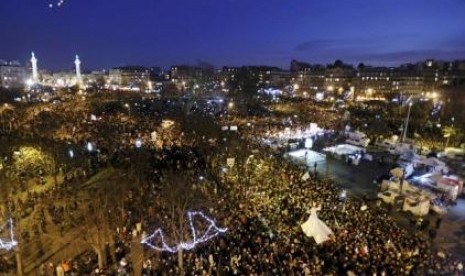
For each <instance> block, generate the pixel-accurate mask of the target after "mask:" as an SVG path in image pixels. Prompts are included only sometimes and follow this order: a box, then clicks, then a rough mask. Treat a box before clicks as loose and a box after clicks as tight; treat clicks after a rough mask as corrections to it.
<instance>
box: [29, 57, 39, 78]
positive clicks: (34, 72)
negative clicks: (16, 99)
mask: <svg viewBox="0 0 465 276" xmlns="http://www.w3.org/2000/svg"><path fill="white" fill-rule="evenodd" d="M31 64H32V81H33V82H34V83H36V82H38V81H39V72H38V70H37V59H36V56H35V55H34V52H32V57H31Z"/></svg>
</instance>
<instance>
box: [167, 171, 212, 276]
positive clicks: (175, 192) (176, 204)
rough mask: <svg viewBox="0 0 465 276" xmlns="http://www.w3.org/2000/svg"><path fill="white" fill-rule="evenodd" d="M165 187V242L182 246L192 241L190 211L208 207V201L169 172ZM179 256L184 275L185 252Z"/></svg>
mask: <svg viewBox="0 0 465 276" xmlns="http://www.w3.org/2000/svg"><path fill="white" fill-rule="evenodd" d="M165 181H166V183H168V184H167V185H166V186H165V187H163V189H162V191H161V197H160V198H161V199H162V202H161V204H162V206H165V207H166V209H165V214H164V215H165V216H166V217H167V219H166V220H165V221H164V222H163V226H162V228H163V229H164V232H165V233H166V235H167V237H165V240H166V241H167V242H168V243H170V244H171V245H175V244H181V243H183V242H186V241H190V240H191V239H192V236H191V235H192V233H191V232H190V230H191V228H190V227H189V225H188V223H187V213H188V211H189V210H195V209H199V208H206V207H208V199H207V198H206V197H205V195H204V194H203V193H202V192H200V191H199V190H198V189H193V188H192V186H191V185H190V183H188V182H187V181H186V179H185V177H184V176H183V175H180V174H175V173H174V172H168V173H167V175H166V180H165ZM177 254H178V268H179V273H180V275H184V263H183V259H184V250H183V249H182V248H180V249H179V250H178V251H177Z"/></svg>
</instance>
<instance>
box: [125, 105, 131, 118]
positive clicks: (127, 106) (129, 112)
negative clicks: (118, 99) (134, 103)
mask: <svg viewBox="0 0 465 276" xmlns="http://www.w3.org/2000/svg"><path fill="white" fill-rule="evenodd" d="M124 107H126V108H127V109H128V116H129V117H131V107H130V106H129V104H128V103H125V104H124Z"/></svg>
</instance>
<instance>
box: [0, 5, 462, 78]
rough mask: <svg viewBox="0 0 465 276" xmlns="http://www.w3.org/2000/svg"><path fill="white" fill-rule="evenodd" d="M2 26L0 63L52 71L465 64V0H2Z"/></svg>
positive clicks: (0, 16) (0, 15) (0, 7)
mask: <svg viewBox="0 0 465 276" xmlns="http://www.w3.org/2000/svg"><path fill="white" fill-rule="evenodd" d="M49 3H54V4H55V6H54V8H49ZM0 18H1V24H0V59H7V60H19V61H20V62H22V63H25V61H26V60H28V59H29V58H30V52H31V51H35V53H36V56H37V58H38V59H39V67H40V68H47V69H52V70H58V69H70V68H72V67H73V60H74V55H75V54H79V55H80V57H81V60H82V64H83V68H84V69H102V68H109V67H112V66H121V65H133V64H138V65H147V66H161V67H163V68H166V67H168V66H169V65H173V64H197V63H198V62H208V63H211V64H214V65H216V66H223V65H251V64H263V65H277V66H281V67H284V68H288V66H289V62H290V60H291V59H293V58H295V59H298V60H302V61H307V62H310V63H332V62H334V60H335V59H342V60H343V61H345V62H348V63H353V64H357V63H358V62H365V63H366V64H373V65H396V64H400V63H404V62H415V61H419V60H422V59H425V58H435V59H447V60H452V59H465V0H364V1H362V0H338V1H336V0H65V2H64V3H63V4H62V5H61V7H57V6H56V0H52V1H48V0H1V2H0Z"/></svg>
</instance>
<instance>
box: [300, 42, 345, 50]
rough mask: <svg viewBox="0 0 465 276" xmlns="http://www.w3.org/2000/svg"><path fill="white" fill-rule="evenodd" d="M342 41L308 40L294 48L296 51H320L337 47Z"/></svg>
mask: <svg viewBox="0 0 465 276" xmlns="http://www.w3.org/2000/svg"><path fill="white" fill-rule="evenodd" d="M340 42H341V41H339V42H338V41H337V40H333V39H316V40H308V41H305V42H302V43H300V44H298V45H297V46H295V47H294V51H302V52H303V51H310V50H319V49H325V48H331V47H334V46H336V45H337V44H338V43H340Z"/></svg>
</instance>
